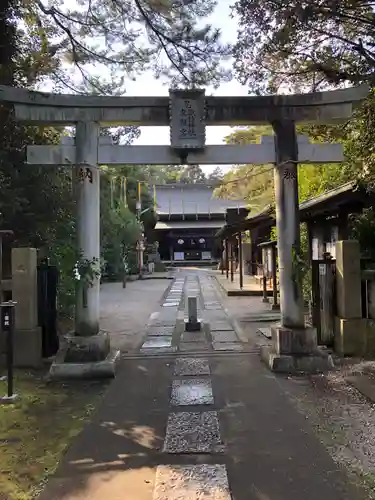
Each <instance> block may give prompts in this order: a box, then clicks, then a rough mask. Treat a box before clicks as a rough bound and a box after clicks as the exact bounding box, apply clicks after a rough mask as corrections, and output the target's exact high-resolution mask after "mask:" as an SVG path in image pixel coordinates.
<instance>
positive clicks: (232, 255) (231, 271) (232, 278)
mask: <svg viewBox="0 0 375 500" xmlns="http://www.w3.org/2000/svg"><path fill="white" fill-rule="evenodd" d="M229 244H230V280H231V282H232V283H233V281H234V244H233V240H231V241H230V243H229Z"/></svg>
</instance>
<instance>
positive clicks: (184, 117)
mask: <svg viewBox="0 0 375 500" xmlns="http://www.w3.org/2000/svg"><path fill="white" fill-rule="evenodd" d="M169 95H170V134H171V146H172V148H174V149H203V148H204V146H205V141H206V127H205V114H206V106H205V95H204V90H174V91H170V93H169Z"/></svg>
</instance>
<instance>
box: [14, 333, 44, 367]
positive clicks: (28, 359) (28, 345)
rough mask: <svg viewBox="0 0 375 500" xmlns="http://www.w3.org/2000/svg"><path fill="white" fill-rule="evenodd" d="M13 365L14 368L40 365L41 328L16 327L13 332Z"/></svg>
mask: <svg viewBox="0 0 375 500" xmlns="http://www.w3.org/2000/svg"><path fill="white" fill-rule="evenodd" d="M13 352H14V354H13V356H14V357H13V360H14V366H15V367H16V368H39V367H40V366H41V365H42V330H41V328H39V327H36V328H33V329H32V330H20V329H16V330H15V332H14V351H13Z"/></svg>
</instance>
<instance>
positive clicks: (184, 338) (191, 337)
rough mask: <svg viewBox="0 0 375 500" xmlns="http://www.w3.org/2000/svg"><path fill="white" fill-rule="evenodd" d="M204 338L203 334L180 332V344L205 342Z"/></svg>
mask: <svg viewBox="0 0 375 500" xmlns="http://www.w3.org/2000/svg"><path fill="white" fill-rule="evenodd" d="M205 341H206V337H205V334H204V332H202V331H199V332H182V334H181V342H205Z"/></svg>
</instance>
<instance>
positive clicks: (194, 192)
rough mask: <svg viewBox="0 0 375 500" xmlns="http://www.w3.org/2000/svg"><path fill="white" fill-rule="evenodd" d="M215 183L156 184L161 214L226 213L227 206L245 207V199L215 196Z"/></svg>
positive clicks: (157, 201)
mask: <svg viewBox="0 0 375 500" xmlns="http://www.w3.org/2000/svg"><path fill="white" fill-rule="evenodd" d="M214 190H215V185H212V184H205V183H197V184H162V185H158V186H156V206H157V213H158V214H159V215H161V216H162V215H169V214H170V215H173V214H174V215H183V214H185V215H188V214H223V215H224V214H225V213H226V210H227V208H243V207H246V203H245V202H244V201H243V200H229V199H222V198H215V197H214Z"/></svg>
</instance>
